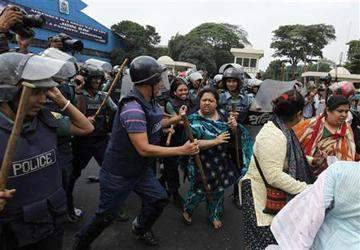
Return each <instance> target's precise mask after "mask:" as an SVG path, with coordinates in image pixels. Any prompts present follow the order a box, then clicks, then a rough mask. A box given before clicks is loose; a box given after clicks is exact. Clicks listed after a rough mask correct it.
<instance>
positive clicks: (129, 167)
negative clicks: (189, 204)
mask: <svg viewBox="0 0 360 250" xmlns="http://www.w3.org/2000/svg"><path fill="white" fill-rule="evenodd" d="M132 100H136V102H138V103H139V104H140V105H141V107H142V109H143V111H144V113H145V117H146V128H147V134H148V140H149V143H150V144H153V145H159V144H160V137H161V124H160V122H161V120H162V117H163V114H162V110H161V108H160V107H159V106H158V105H157V104H152V103H151V102H147V101H146V100H145V99H144V97H143V96H142V95H141V94H140V93H139V92H138V91H137V90H136V88H134V89H133V90H132V91H131V92H130V94H129V95H128V96H126V97H124V98H123V99H122V100H121V101H120V104H119V108H118V110H117V112H116V115H115V121H114V124H113V128H112V133H111V137H110V141H109V144H108V147H107V150H106V153H105V157H104V162H103V165H102V167H103V168H104V169H106V170H107V171H109V172H110V173H112V174H114V175H120V176H124V177H136V176H139V175H141V173H143V171H144V170H145V169H146V168H148V167H150V165H151V163H152V161H153V160H154V159H152V158H149V157H143V156H141V155H140V154H139V153H138V152H137V151H136V149H135V147H134V146H133V144H132V143H131V141H130V138H129V135H128V133H127V132H126V129H125V128H124V127H123V126H122V124H121V123H120V113H121V109H122V107H123V106H124V104H125V103H127V102H129V101H132Z"/></svg>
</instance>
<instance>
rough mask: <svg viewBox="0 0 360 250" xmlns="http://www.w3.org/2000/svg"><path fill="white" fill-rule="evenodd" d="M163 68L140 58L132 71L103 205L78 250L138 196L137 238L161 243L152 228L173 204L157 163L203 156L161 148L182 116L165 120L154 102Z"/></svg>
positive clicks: (103, 184)
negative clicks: (163, 137) (164, 129)
mask: <svg viewBox="0 0 360 250" xmlns="http://www.w3.org/2000/svg"><path fill="white" fill-rule="evenodd" d="M164 70H165V69H164V68H163V67H162V66H160V65H159V64H158V63H157V61H156V60H155V59H154V58H152V57H149V56H140V57H137V58H135V59H134V60H133V61H132V63H131V65H130V76H131V80H132V82H133V83H134V88H133V90H132V91H131V92H130V93H129V94H128V95H127V96H125V97H124V98H123V99H122V100H121V101H120V104H119V109H118V111H117V113H116V116H115V123H114V125H113V129H112V134H111V139H110V142H109V146H108V148H107V151H106V154H105V159H104V163H103V165H102V168H101V170H100V204H99V207H98V209H97V212H96V215H95V217H93V219H92V220H91V222H90V223H89V224H88V225H87V226H85V227H84V228H83V229H82V230H81V232H80V233H79V234H78V235H77V236H76V240H75V244H74V249H89V246H90V244H91V243H92V242H93V241H94V240H95V238H96V237H97V236H98V235H99V234H100V233H101V232H102V231H103V230H104V229H105V228H106V227H107V226H109V225H110V224H111V222H112V221H113V220H114V219H115V218H116V216H117V211H118V209H119V208H120V207H121V205H122V204H123V202H124V201H125V200H126V198H127V197H128V196H129V194H130V193H131V191H134V192H135V193H136V194H138V195H139V196H140V197H141V200H142V209H141V212H140V215H139V216H138V217H136V218H135V220H134V221H133V223H132V233H133V234H134V235H135V236H136V237H137V238H139V239H140V240H142V241H143V242H144V243H145V244H147V245H158V244H159V241H158V239H157V238H156V237H155V236H154V234H153V232H152V231H151V227H152V226H153V224H154V223H155V221H156V220H157V218H158V217H159V216H160V214H161V213H162V210H163V208H164V207H165V206H166V205H167V203H168V198H167V194H166V192H165V190H164V188H163V187H162V186H161V184H160V183H159V182H158V180H157V179H156V177H155V174H154V171H153V170H152V169H151V166H152V161H153V160H154V159H155V157H168V156H175V155H189V154H195V153H197V152H199V148H198V145H197V142H194V143H190V142H186V143H185V144H184V145H182V146H179V147H162V146H158V145H159V144H160V133H161V128H162V127H168V126H170V124H172V123H176V122H179V121H180V120H181V118H180V116H176V117H174V118H170V119H166V120H165V119H164V120H163V115H162V110H161V109H160V107H159V106H158V105H157V104H156V103H155V102H154V98H155V96H156V95H157V94H159V92H160V81H161V75H162V73H163V72H164Z"/></svg>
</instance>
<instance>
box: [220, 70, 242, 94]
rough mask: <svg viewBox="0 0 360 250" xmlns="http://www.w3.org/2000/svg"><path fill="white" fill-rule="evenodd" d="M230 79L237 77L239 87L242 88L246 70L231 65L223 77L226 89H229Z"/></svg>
mask: <svg viewBox="0 0 360 250" xmlns="http://www.w3.org/2000/svg"><path fill="white" fill-rule="evenodd" d="M228 79H235V80H236V81H237V82H238V89H240V88H241V87H242V86H241V85H242V84H243V83H244V71H243V70H242V69H240V68H234V67H229V68H228V69H226V70H225V71H224V74H223V77H222V83H223V86H224V89H226V90H228V89H227V86H226V81H227V80H228Z"/></svg>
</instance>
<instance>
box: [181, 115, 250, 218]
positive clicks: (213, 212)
mask: <svg viewBox="0 0 360 250" xmlns="http://www.w3.org/2000/svg"><path fill="white" fill-rule="evenodd" d="M219 115H220V114H219ZM189 122H190V124H191V130H192V132H193V134H194V137H195V138H196V139H199V140H212V139H215V138H216V137H217V136H218V135H220V134H222V133H224V132H226V131H229V130H230V127H229V125H228V124H227V122H225V121H223V120H221V119H220V120H218V121H213V120H210V119H207V118H204V117H202V116H201V115H199V113H194V114H192V115H190V116H189ZM238 132H239V135H241V136H239V137H240V138H239V142H238V143H239V145H240V147H241V150H242V151H241V152H240V156H242V163H243V166H242V168H241V169H238V168H237V167H236V164H235V163H234V161H232V160H231V159H230V153H229V151H228V147H229V143H230V142H229V143H224V144H220V145H217V146H215V147H212V148H209V149H206V150H202V151H200V159H201V162H202V166H203V169H204V172H205V175H206V179H207V183H208V186H209V188H210V196H211V198H212V199H211V202H210V203H208V204H207V208H208V213H209V220H210V221H211V222H212V221H214V220H219V219H220V216H221V214H222V212H223V201H224V190H225V188H227V187H229V186H231V185H233V184H234V183H235V182H237V181H238V180H239V177H241V176H242V175H243V174H244V173H245V172H246V171H247V168H248V165H249V163H250V158H251V155H252V145H253V143H252V139H251V136H250V134H249V132H248V131H247V129H246V128H245V127H243V126H242V125H240V124H239V125H238ZM187 172H188V178H189V182H190V190H189V191H188V193H187V196H186V199H185V203H184V211H186V212H187V213H189V214H190V215H191V214H192V213H193V211H194V210H195V208H196V207H197V206H198V205H199V204H200V203H201V202H202V201H204V200H205V192H204V187H203V183H202V181H201V177H200V174H199V172H198V169H197V167H196V166H195V163H194V161H193V159H191V160H190V162H189V165H188V166H187Z"/></svg>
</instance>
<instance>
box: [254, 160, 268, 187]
mask: <svg viewBox="0 0 360 250" xmlns="http://www.w3.org/2000/svg"><path fill="white" fill-rule="evenodd" d="M253 156H254V160H255V165H256V168H257V170H258V171H259V173H260V176H261V178H262V179H263V181H264V183H265V187H270V185H269V183H268V182H267V181H266V179H265V176H264V174H263V172H262V171H261V167H260V164H259V162H258V160H257V158H256V156H255V154H253Z"/></svg>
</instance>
